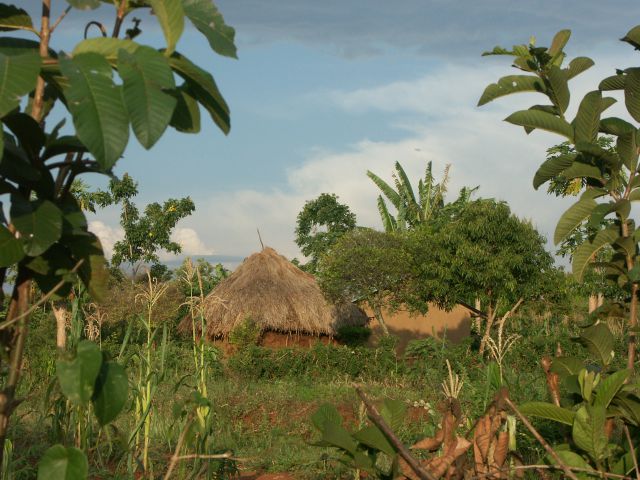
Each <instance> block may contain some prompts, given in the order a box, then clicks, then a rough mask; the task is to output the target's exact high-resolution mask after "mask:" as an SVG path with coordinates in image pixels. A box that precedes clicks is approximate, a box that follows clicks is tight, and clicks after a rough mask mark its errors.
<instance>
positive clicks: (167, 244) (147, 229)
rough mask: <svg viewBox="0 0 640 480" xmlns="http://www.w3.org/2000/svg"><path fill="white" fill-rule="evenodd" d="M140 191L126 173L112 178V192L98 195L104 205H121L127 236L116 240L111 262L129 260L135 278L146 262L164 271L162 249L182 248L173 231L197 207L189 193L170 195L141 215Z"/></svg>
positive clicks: (115, 264) (176, 251) (121, 221)
mask: <svg viewBox="0 0 640 480" xmlns="http://www.w3.org/2000/svg"><path fill="white" fill-rule="evenodd" d="M137 194H138V184H137V183H136V182H135V181H134V180H133V179H132V178H131V177H130V176H129V175H128V174H126V173H125V174H124V175H123V177H122V179H120V180H119V179H117V178H113V179H111V181H110V182H109V191H108V192H98V194H97V195H95V196H94V198H97V200H96V202H97V203H98V204H99V205H100V206H102V207H105V206H107V205H112V204H118V205H120V208H121V213H120V226H121V227H122V229H123V230H124V238H123V239H122V240H118V241H117V242H116V243H115V244H114V246H113V256H112V257H111V263H112V264H113V265H114V266H116V267H117V266H119V265H121V264H123V263H128V264H129V265H130V267H131V275H132V279H133V280H135V279H136V278H137V274H138V270H139V269H140V266H141V265H142V264H143V263H146V264H151V266H152V267H153V268H154V270H155V271H156V272H157V273H158V272H159V271H160V270H159V267H158V266H157V265H158V262H159V261H160V259H159V258H158V251H159V250H161V249H162V250H166V251H167V252H171V253H174V254H179V253H180V252H181V251H182V247H181V246H180V244H179V243H177V242H174V241H172V240H171V233H172V232H173V229H174V228H175V226H176V224H177V223H178V222H179V221H180V220H182V219H183V218H185V217H187V216H188V215H191V213H192V212H193V211H194V210H195V205H194V204H193V201H191V199H190V198H189V197H186V198H181V199H174V198H170V199H169V200H166V201H165V202H164V203H163V204H162V205H160V204H159V203H157V202H154V203H151V204H149V205H147V206H146V207H145V209H144V214H142V215H140V212H139V210H138V207H136V205H135V204H134V203H133V202H132V198H133V197H135V196H136V195H137Z"/></svg>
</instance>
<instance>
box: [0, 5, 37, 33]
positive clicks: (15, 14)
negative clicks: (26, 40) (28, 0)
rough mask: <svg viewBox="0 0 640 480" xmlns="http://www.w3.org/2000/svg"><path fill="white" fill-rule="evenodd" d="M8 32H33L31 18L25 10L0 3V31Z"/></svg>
mask: <svg viewBox="0 0 640 480" xmlns="http://www.w3.org/2000/svg"><path fill="white" fill-rule="evenodd" d="M10 30H31V31H35V30H34V28H33V22H32V21H31V17H30V16H29V14H28V13H27V12H26V11H25V10H23V9H22V8H18V7H16V6H14V5H7V4H6V3H0V31H2V32H8V31H10Z"/></svg>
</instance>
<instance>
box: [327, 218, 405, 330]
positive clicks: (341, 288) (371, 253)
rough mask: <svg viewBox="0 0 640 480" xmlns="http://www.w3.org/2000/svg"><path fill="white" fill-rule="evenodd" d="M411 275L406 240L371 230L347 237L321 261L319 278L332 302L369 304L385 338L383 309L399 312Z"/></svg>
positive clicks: (343, 237) (348, 234) (336, 244)
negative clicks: (401, 299)
mask: <svg viewBox="0 0 640 480" xmlns="http://www.w3.org/2000/svg"><path fill="white" fill-rule="evenodd" d="M410 272H411V258H410V257H409V255H408V253H407V251H406V250H405V248H404V239H403V237H401V236H399V235H397V234H394V233H383V232H378V231H375V230H371V229H368V228H357V229H355V230H352V231H350V232H348V233H345V234H344V235H343V236H342V237H340V239H338V241H337V242H336V243H335V245H334V246H333V247H332V248H331V250H329V251H328V252H327V253H326V254H325V255H324V256H323V257H322V258H321V260H320V263H319V265H318V271H317V273H316V276H317V278H318V283H319V284H320V288H322V290H323V292H324V293H325V295H326V296H327V298H328V299H329V300H331V301H333V302H354V301H363V302H366V303H367V304H368V305H369V306H370V307H371V309H372V310H373V313H374V315H375V317H376V319H377V320H378V322H379V323H380V326H381V327H382V330H383V332H384V333H385V334H388V333H389V330H388V328H387V325H386V323H385V321H384V317H383V316H382V309H383V308H387V307H388V308H391V309H393V308H397V307H398V306H399V304H400V300H399V299H400V298H401V297H402V294H401V292H402V291H403V290H404V288H405V286H406V284H407V282H408V280H409V276H410Z"/></svg>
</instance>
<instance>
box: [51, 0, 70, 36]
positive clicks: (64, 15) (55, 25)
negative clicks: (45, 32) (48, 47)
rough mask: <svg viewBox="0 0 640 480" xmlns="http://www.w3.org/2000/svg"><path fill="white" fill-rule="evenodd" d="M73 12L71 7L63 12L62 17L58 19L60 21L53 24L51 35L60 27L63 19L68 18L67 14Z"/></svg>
mask: <svg viewBox="0 0 640 480" xmlns="http://www.w3.org/2000/svg"><path fill="white" fill-rule="evenodd" d="M70 11H71V5H69V6H68V7H67V8H65V9H64V12H62V13H61V14H60V16H59V17H58V19H57V20H56V21H55V23H54V24H53V26H52V27H51V29H50V30H49V34H51V33H53V31H54V30H55V29H56V27H57V26H58V25H60V22H61V21H62V19H63V18H64V17H66V16H67V13H69V12H70Z"/></svg>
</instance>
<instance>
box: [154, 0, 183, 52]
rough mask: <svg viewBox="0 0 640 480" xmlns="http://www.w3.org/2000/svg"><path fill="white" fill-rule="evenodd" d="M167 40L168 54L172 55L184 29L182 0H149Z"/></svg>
mask: <svg viewBox="0 0 640 480" xmlns="http://www.w3.org/2000/svg"><path fill="white" fill-rule="evenodd" d="M149 5H151V8H152V9H153V13H154V14H155V15H156V17H157V18H158V22H160V26H161V27H162V32H163V33H164V38H165V40H166V41H167V50H166V55H171V54H172V53H173V52H174V51H175V49H176V45H177V44H178V40H179V39H180V37H181V36H182V32H183V30H184V10H183V8H182V1H181V0H149Z"/></svg>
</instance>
